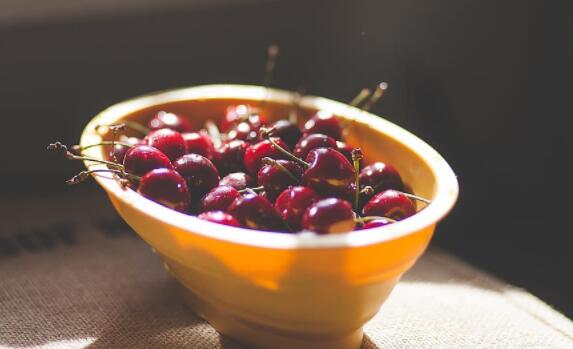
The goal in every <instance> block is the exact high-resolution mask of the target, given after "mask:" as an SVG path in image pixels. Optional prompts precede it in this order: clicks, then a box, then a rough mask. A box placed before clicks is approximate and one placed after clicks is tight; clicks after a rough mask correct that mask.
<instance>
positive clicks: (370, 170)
mask: <svg viewBox="0 0 573 349" xmlns="http://www.w3.org/2000/svg"><path fill="white" fill-rule="evenodd" d="M359 177H360V184H361V185H364V186H366V185H368V186H371V187H372V188H374V190H376V192H381V191H384V190H387V189H395V190H400V191H402V190H404V184H403V182H402V178H401V177H400V174H399V173H398V170H396V168H394V166H392V165H389V164H385V163H383V162H380V161H379V162H375V163H373V164H371V165H368V166H366V167H364V168H363V169H362V171H360V176H359Z"/></svg>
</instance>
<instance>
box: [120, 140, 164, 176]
mask: <svg viewBox="0 0 573 349" xmlns="http://www.w3.org/2000/svg"><path fill="white" fill-rule="evenodd" d="M123 166H124V167H125V171H126V172H127V173H130V174H133V175H136V176H143V175H145V174H146V173H147V172H149V171H151V170H155V169H158V168H167V169H172V168H173V165H172V164H171V161H170V160H169V158H168V157H167V156H166V155H165V154H163V153H162V152H161V151H159V150H158V149H156V148H153V147H150V146H148V145H136V146H134V147H131V148H130V149H129V150H128V151H127V152H126V153H125V158H124V159H123Z"/></svg>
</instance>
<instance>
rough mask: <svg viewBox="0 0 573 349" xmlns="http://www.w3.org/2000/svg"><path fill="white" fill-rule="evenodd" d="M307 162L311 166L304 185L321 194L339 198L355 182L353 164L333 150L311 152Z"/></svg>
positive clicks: (322, 149) (304, 175) (305, 174)
mask: <svg viewBox="0 0 573 349" xmlns="http://www.w3.org/2000/svg"><path fill="white" fill-rule="evenodd" d="M306 162H307V163H309V165H310V166H309V167H308V169H307V170H306V171H305V172H304V174H303V176H302V179H303V183H304V185H306V186H308V187H311V188H312V189H314V190H316V192H317V193H319V194H322V195H325V196H326V195H335V196H339V195H341V193H344V192H345V191H346V190H347V188H348V186H350V184H351V183H353V182H354V180H355V173H354V167H353V166H352V164H350V162H349V161H348V160H347V159H346V158H345V157H344V155H342V154H341V153H340V152H338V151H336V150H334V149H332V148H318V149H313V150H311V152H310V153H309V154H308V156H307V157H306Z"/></svg>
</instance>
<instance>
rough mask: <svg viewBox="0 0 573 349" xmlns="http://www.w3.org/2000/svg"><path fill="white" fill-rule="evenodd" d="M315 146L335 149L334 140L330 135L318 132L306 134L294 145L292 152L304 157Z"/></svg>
mask: <svg viewBox="0 0 573 349" xmlns="http://www.w3.org/2000/svg"><path fill="white" fill-rule="evenodd" d="M316 148H334V149H337V146H336V140H335V139H334V138H332V137H330V136H327V135H323V134H320V133H315V134H310V135H306V136H304V137H302V138H301V139H300V140H299V141H298V143H297V144H296V145H295V147H294V150H293V154H294V155H295V156H297V157H299V158H301V159H305V158H306V157H307V156H308V153H310V151H311V150H313V149H316Z"/></svg>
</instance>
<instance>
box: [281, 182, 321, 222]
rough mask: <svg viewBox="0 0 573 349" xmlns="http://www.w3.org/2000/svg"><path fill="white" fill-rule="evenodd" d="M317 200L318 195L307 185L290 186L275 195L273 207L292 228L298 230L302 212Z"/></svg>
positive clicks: (318, 198)
mask: <svg viewBox="0 0 573 349" xmlns="http://www.w3.org/2000/svg"><path fill="white" fill-rule="evenodd" d="M319 200H320V196H319V195H318V194H317V193H316V192H315V191H314V190H312V189H310V188H308V187H303V186H295V187H290V188H288V189H286V190H284V191H283V192H282V193H280V195H279V196H278V197H277V199H276V201H275V209H276V210H277V212H278V213H279V215H280V216H281V217H282V219H284V220H285V222H286V223H287V224H288V225H289V226H290V227H291V228H292V229H293V230H295V231H299V230H301V229H302V216H303V214H304V212H305V211H306V209H307V208H308V207H309V206H310V205H312V204H314V203H315V202H317V201H319Z"/></svg>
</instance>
